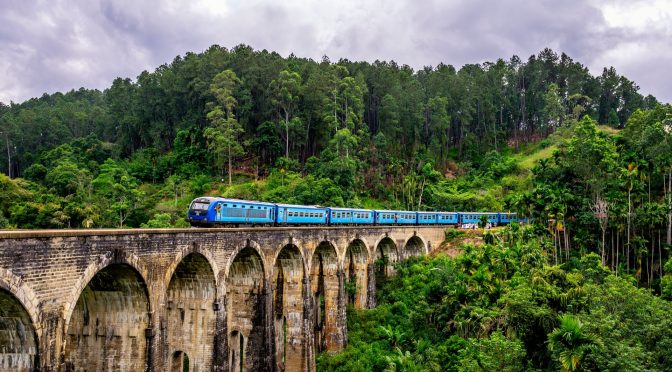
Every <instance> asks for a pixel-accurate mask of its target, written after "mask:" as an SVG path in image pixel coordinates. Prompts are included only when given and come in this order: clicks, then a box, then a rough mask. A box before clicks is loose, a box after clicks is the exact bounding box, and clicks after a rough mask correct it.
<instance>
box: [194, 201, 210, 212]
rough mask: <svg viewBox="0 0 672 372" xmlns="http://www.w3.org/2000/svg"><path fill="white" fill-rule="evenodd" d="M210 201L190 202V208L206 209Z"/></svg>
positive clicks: (195, 209)
mask: <svg viewBox="0 0 672 372" xmlns="http://www.w3.org/2000/svg"><path fill="white" fill-rule="evenodd" d="M209 205H210V203H202V202H194V203H192V204H191V209H192V210H194V211H207V210H208V206H209Z"/></svg>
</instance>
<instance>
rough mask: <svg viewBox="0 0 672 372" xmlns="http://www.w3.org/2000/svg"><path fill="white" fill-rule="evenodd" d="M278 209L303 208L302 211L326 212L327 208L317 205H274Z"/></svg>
mask: <svg viewBox="0 0 672 372" xmlns="http://www.w3.org/2000/svg"><path fill="white" fill-rule="evenodd" d="M275 205H277V206H278V207H284V208H303V209H320V210H326V209H327V207H320V206H317V205H298V204H279V203H278V204H275Z"/></svg>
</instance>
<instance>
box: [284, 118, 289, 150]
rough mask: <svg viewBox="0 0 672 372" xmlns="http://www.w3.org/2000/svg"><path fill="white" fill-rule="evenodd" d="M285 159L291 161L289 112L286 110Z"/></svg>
mask: <svg viewBox="0 0 672 372" xmlns="http://www.w3.org/2000/svg"><path fill="white" fill-rule="evenodd" d="M285 157H286V158H287V159H289V112H287V110H285Z"/></svg>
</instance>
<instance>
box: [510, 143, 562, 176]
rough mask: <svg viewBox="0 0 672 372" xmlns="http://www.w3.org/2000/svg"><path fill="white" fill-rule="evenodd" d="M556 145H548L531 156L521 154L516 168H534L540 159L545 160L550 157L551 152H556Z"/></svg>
mask: <svg viewBox="0 0 672 372" xmlns="http://www.w3.org/2000/svg"><path fill="white" fill-rule="evenodd" d="M557 148H558V145H555V144H554V145H550V146H548V147H546V148H543V149H541V150H539V151H535V152H532V153H531V154H528V155H523V154H521V155H520V156H519V157H518V159H517V160H518V166H519V167H520V168H521V169H525V170H532V168H534V166H535V165H536V164H537V162H538V161H539V160H541V159H547V158H550V157H551V155H553V152H554V151H555V150H557Z"/></svg>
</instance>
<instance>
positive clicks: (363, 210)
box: [326, 207, 373, 212]
mask: <svg viewBox="0 0 672 372" xmlns="http://www.w3.org/2000/svg"><path fill="white" fill-rule="evenodd" d="M326 208H329V209H331V210H333V211H356V212H373V210H372V209H366V208H343V207H326Z"/></svg>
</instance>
